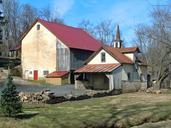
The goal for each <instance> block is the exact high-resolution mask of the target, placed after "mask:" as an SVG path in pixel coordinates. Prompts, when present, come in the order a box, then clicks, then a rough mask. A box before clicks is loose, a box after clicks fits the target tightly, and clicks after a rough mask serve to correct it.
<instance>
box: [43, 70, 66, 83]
mask: <svg viewBox="0 0 171 128" xmlns="http://www.w3.org/2000/svg"><path fill="white" fill-rule="evenodd" d="M68 77H69V72H67V71H55V72H52V73H50V74H48V75H47V76H46V79H45V80H46V83H49V84H53V85H64V84H68V83H69V82H68Z"/></svg>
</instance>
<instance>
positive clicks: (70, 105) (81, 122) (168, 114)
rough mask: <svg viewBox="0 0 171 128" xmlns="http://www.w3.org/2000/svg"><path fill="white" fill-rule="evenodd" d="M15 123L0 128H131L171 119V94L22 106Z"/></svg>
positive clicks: (4, 121)
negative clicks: (22, 109) (21, 112)
mask: <svg viewBox="0 0 171 128" xmlns="http://www.w3.org/2000/svg"><path fill="white" fill-rule="evenodd" d="M24 112H25V113H24V114H21V115H19V116H18V117H17V118H16V119H13V118H7V117H3V116H2V113H1V112H0V128H79V127H80V128H84V127H86V128H87V127H93V128H95V127H101V128H102V127H112V126H114V125H115V126H117V127H131V126H136V125H141V124H143V123H146V122H158V121H162V120H166V119H171V95H170V94H161V95H155V94H145V93H129V94H122V95H117V96H110V97H103V98H92V99H87V100H82V101H73V102H65V103H61V104H55V105H47V104H24Z"/></svg>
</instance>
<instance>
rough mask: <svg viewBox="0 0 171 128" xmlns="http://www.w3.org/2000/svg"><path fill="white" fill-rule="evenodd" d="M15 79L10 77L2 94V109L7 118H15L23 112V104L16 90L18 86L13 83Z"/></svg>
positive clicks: (0, 101) (0, 102)
mask: <svg viewBox="0 0 171 128" xmlns="http://www.w3.org/2000/svg"><path fill="white" fill-rule="evenodd" d="M12 80H13V78H12V77H11V76H10V75H9V76H8V78H7V79H6V83H5V88H4V89H3V90H2V94H1V100H0V104H1V109H2V112H3V113H4V115H5V116H9V117H13V116H16V114H18V113H20V112H21V111H22V103H21V101H20V97H19V95H18V92H17V90H16V86H15V85H14V84H13V83H12Z"/></svg>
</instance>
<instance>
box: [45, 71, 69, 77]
mask: <svg viewBox="0 0 171 128" xmlns="http://www.w3.org/2000/svg"><path fill="white" fill-rule="evenodd" d="M68 74H69V72H67V71H55V72H52V73H50V74H48V75H47V76H46V77H47V78H61V77H64V76H66V75H68Z"/></svg>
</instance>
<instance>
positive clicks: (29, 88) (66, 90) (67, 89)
mask: <svg viewBox="0 0 171 128" xmlns="http://www.w3.org/2000/svg"><path fill="white" fill-rule="evenodd" d="M3 83H4V81H0V91H2V89H3V88H4V87H3V85H4V84H3ZM13 83H14V84H15V85H16V86H17V90H18V91H19V92H40V91H43V90H47V89H48V90H50V91H51V92H54V93H55V95H56V96H64V95H66V94H73V95H77V96H78V95H81V94H84V93H85V91H81V90H75V88H74V85H63V86H53V85H41V84H38V83H33V82H28V81H24V80H21V79H14V80H13Z"/></svg>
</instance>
